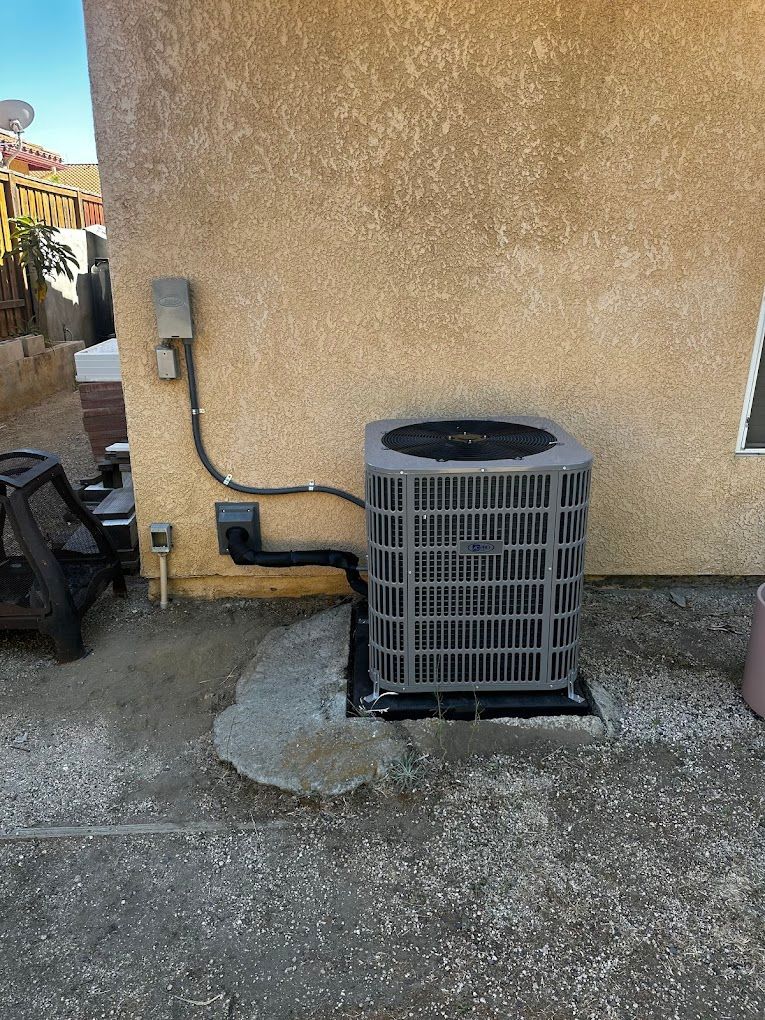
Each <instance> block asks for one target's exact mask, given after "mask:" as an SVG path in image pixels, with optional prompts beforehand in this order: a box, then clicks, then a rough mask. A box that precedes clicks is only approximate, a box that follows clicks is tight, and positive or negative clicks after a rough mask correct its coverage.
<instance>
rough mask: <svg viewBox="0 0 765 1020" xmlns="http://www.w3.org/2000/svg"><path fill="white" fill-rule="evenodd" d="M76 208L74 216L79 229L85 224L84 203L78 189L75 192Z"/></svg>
mask: <svg viewBox="0 0 765 1020" xmlns="http://www.w3.org/2000/svg"><path fill="white" fill-rule="evenodd" d="M76 208H77V212H76V217H75V223H76V224H77V226H78V228H80V229H81V228H82V227H84V226H85V205H84V204H83V201H82V192H81V191H79V190H78V192H77V206H76Z"/></svg>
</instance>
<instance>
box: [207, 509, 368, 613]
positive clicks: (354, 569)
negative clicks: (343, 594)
mask: <svg viewBox="0 0 765 1020" xmlns="http://www.w3.org/2000/svg"><path fill="white" fill-rule="evenodd" d="M226 539H227V541H228V554H229V556H230V557H231V559H232V560H233V561H234V563H236V564H238V565H239V566H240V567H337V569H338V570H344V571H345V576H346V577H347V578H348V584H349V585H350V586H351V588H353V590H354V591H357V592H358V593H359V595H363V596H364V597H365V598H366V596H367V594H368V589H367V584H366V581H364V580H362V578H361V576H360V575H359V558H358V556H354V554H353V553H349V552H340V550H339V549H306V550H305V551H301V552H296V551H294V550H293V551H284V552H265V551H264V550H263V549H253V548H252V547H251V546H250V545H248V543H247V532H246V531H245V530H244V528H236V527H234V528H229V530H228V531H227V532H226Z"/></svg>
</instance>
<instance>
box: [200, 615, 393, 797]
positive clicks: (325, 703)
mask: <svg viewBox="0 0 765 1020" xmlns="http://www.w3.org/2000/svg"><path fill="white" fill-rule="evenodd" d="M349 628H350V608H349V607H348V606H338V607H337V608H334V609H330V610H328V611H326V612H323V613H318V614H317V615H316V616H312V617H311V618H310V619H308V620H301V621H300V622H299V623H297V624H293V625H292V626H290V627H279V628H277V629H276V630H274V631H272V632H271V633H270V634H269V635H268V636H267V637H266V638H265V639H264V641H263V643H262V645H261V646H260V649H259V652H258V655H257V656H256V658H255V659H254V660H253V662H252V663H251V664H250V666H249V668H246V669H245V670H244V672H243V674H242V677H241V679H240V680H239V683H238V684H237V690H236V704H235V705H232V706H231V707H230V708H227V709H226V710H225V712H222V713H221V714H220V715H219V716H218V717H217V719H216V720H215V724H214V729H213V741H214V744H215V749H216V751H217V752H218V755H219V756H220V757H221V758H222V759H223V760H224V761H227V762H230V763H231V764H232V765H233V766H234V767H235V768H236V769H237V771H238V772H240V773H242V774H243V775H245V776H248V777H249V778H250V779H254V780H255V781H256V782H258V783H264V784H266V785H269V786H276V787H278V788H279V789H280V790H286V791H288V792H290V793H296V794H300V795H303V796H309V797H333V796H337V795H339V794H342V793H348V792H350V791H351V790H354V789H356V788H357V787H358V786H361V784H362V783H366V782H369V781H370V780H372V779H374V778H375V777H377V776H379V775H382V774H383V773H384V772H385V771H386V768H387V766H388V764H389V763H390V762H391V761H393V760H395V759H396V758H399V757H401V755H402V754H403V753H404V752H405V750H406V744H405V742H403V740H402V739H401V738H400V737H397V736H396V735H394V734H393V733H391V732H390V730H391V727H390V725H389V724H387V723H384V722H381V721H378V720H375V719H370V720H359V721H358V722H356V721H353V720H349V719H347V718H346V715H345V665H346V662H347V658H348V634H349Z"/></svg>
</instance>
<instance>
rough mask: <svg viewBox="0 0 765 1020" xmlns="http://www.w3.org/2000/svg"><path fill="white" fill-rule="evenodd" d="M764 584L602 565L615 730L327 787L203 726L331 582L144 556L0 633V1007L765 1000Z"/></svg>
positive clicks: (603, 677)
mask: <svg viewBox="0 0 765 1020" xmlns="http://www.w3.org/2000/svg"><path fill="white" fill-rule="evenodd" d="M61 399H62V401H63V400H64V399H69V398H61ZM54 410H55V409H54ZM64 410H65V411H66V409H64ZM67 415H68V417H67ZM54 420H55V414H54V413H53V412H52V413H51V415H50V417H48V418H46V419H45V420H43V418H42V416H41V415H39V414H37V415H32V416H30V418H29V422H28V428H27V429H26V431H25V429H24V428H20V429H19V427H18V426H17V425H14V428H15V429H16V432H13V430H12V432H11V433H10V435H13V436H15V435H19V436H25V437H26V438H24V440H23V441H24V443H25V444H26V443H28V442H29V438H28V436H29V435H30V434H31V433H34V428H35V427H37V428H38V433H37V434H38V435H40V434H41V432H42V431H43V430H44V429H45V428H49V427H51V425H50V423H51V422H52V421H54ZM59 422H60V427H61V428H64V426H66V422H69V425H68V426H66V427H67V428H70V429H72V430H74V431H76V422H75V421H74V417H73V415H72V409H71V407H70V408H69V411H68V412H66V413H63V412H62V418H61V419H59ZM73 422H74V424H72V423H73ZM50 435H51V436H54V437H55V433H50ZM8 437H9V433H7V432H6V431H5V430H0V446H6V447H7V446H12V445H15V442H16V439H15V438H14V439H13V441H12V442H10V443H9V442H8V441H7V440H8ZM72 442H73V443H74V447H72V446H71V444H70V445H69V446H68V447H67V450H68V451H69V450H72V449H74V451H75V452H74V456H73V455H72V453H71V452H69V453H68V454H67V455H68V456H69V457H70V461H69V464H70V468H72V469H73V470H74V471H75V472H76V473H79V472H80V470H81V469H82V468H85V471H87V470H88V466H87V464H86V454H87V450H86V449H85V450H84V451H83V450H82V449H81V448H80V447H78V446H77V444H78V443H79V442H80V440H78V439H77V437H76V436H74V438H73V440H72ZM35 443H39V445H45V444H44V443H42V442H40V441H39V440H38V439H35V440H34V441H33V443H32V445H34V444H35ZM59 448H62V447H61V445H59ZM77 449H80V452H79V453H77V452H76V451H77ZM78 458H79V459H78ZM753 592H754V589H753V586H751V585H733V584H731V585H726V584H723V583H720V584H714V585H686V586H684V587H682V588H681V589H680V590H670V589H669V588H657V589H640V588H628V589H624V588H607V587H590V588H589V590H588V592H587V595H586V601H585V609H584V622H585V627H584V635H583V670H584V672H585V675H586V676H588V677H589V678H590V679H591V680H594V681H597V682H598V683H600V684H601V685H602V686H603V688H604V689H605V690H606V691H607V692H608V694H609V695H610V696H611V697H612V698H615V699H616V700H617V701H618V703H619V711H620V715H621V719H622V723H621V728H620V730H619V732H618V734H617V735H616V737H615V738H614V739H613V740H611V741H607V742H604V743H601V744H595V745H590V746H585V747H580V748H561V749H559V750H557V751H554V752H552V753H549V754H545V755H537V754H530V753H528V752H523V751H519V752H518V753H515V754H513V753H509V754H506V755H503V756H494V757H491V758H481V757H475V758H474V759H471V760H469V761H465V762H462V763H454V762H445V761H443V760H440V759H439V757H438V756H437V755H436V756H433V757H431V758H428V759H426V760H424V761H422V762H420V763H418V768H417V774H416V779H415V786H414V789H413V790H411V791H403V790H402V789H401V788H400V787H399V786H398V785H397V783H396V782H394V781H392V780H390V779H387V780H382V781H380V782H379V783H378V784H377V785H375V786H372V787H368V788H366V789H365V790H364V791H362V792H357V793H355V794H353V795H349V796H346V797H343V798H339V799H337V800H335V801H332V802H329V803H324V804H319V803H310V802H303V801H300V800H298V799H296V798H294V797H291V796H289V795H286V794H279V793H276V792H275V791H271V790H268V789H263V788H259V787H256V786H255V785H253V784H251V783H250V782H249V781H246V780H244V779H241V778H240V777H239V776H238V775H237V774H236V773H235V772H233V771H232V770H231V769H230V768H227V767H226V766H224V765H222V764H221V763H220V762H219V761H218V759H217V758H216V757H215V755H214V753H213V750H212V746H211V740H210V730H211V725H212V720H213V718H214V716H215V714H216V713H217V712H219V711H220V710H221V708H222V707H224V706H226V705H228V704H230V703H231V701H232V700H233V695H234V687H235V683H236V680H237V677H238V676H239V673H240V671H241V670H242V669H243V667H244V666H245V664H246V663H247V662H248V661H249V660H250V658H251V657H252V656H253V654H254V653H255V651H256V649H257V647H258V644H259V642H260V641H261V640H262V638H263V636H264V635H265V634H266V633H267V632H268V631H269V629H270V628H272V627H274V626H276V625H281V624H284V623H289V622H291V621H294V620H297V619H299V618H301V617H302V616H305V615H307V614H311V613H314V612H317V611H319V610H320V609H322V608H324V607H325V606H327V605H330V604H333V603H332V602H331V601H329V600H321V599H314V600H283V601H272V602H246V601H242V600H230V601H220V602H216V603H203V602H192V601H189V602H174V603H173V604H172V605H171V607H170V608H169V609H168V610H167V611H165V612H162V611H161V610H160V609H158V608H157V607H156V606H154V605H151V604H149V602H148V601H147V598H146V591H145V586H144V584H143V583H142V582H140V581H134V582H133V583H131V585H130V594H129V597H128V599H127V600H122V601H120V600H116V599H114V598H113V597H112V596H111V595H110V594H106V595H104V596H103V597H102V599H101V600H100V601H99V602H98V603H97V605H96V606H95V607H94V608H93V609H92V610H91V612H90V614H89V616H88V618H87V621H86V628H85V637H86V643H87V644H88V646H89V647H90V648H91V649H92V652H91V654H89V655H88V657H87V658H85V659H83V660H81V661H80V662H77V663H73V664H69V665H65V666H59V665H56V664H55V662H54V661H53V659H52V657H51V649H50V647H49V645H48V644H47V643H46V642H45V641H44V640H43V639H41V638H38V637H37V636H36V635H33V634H26V635H19V634H4V633H0V777H1V778H2V789H1V794H0V1017H3V1018H5V1017H8V1018H14V1020H27V1018H29V1020H32V1018H35V1020H39V1018H41V1017H44V1018H45V1020H95V1018H105V1017H110V1018H112V1017H113V1018H120V1020H138V1018H140V1020H149V1018H151V1020H165V1018H167V1020H186V1018H196V1020H208V1018H209V1020H256V1018H257V1020H297V1018H301V1020H305V1018H310V1020H329V1018H330V1017H331V1018H338V1020H358V1018H365V1020H407V1018H434V1017H448V1018H459V1017H474V1018H481V1020H484V1018H485V1020H489V1018H491V1020H508V1018H514V1017H522V1018H524V1020H564V1018H566V1020H568V1018H572V1017H576V1018H579V1017H582V1018H590V1020H602V1018H616V1020H622V1018H638V1017H639V1018H661V1020H665V1018H666V1020H708V1018H720V1020H738V1018H762V1017H763V1016H765V869H764V867H763V865H764V864H765V810H764V805H765V723H763V722H762V721H761V720H758V719H757V718H756V717H755V716H753V715H752V713H750V712H749V711H748V710H747V709H746V708H745V706H744V705H743V704H742V702H741V699H740V693H739V688H740V677H741V668H742V664H743V658H744V653H745V646H746V635H747V631H748V625H749V617H750V611H751V605H752V599H753ZM285 697H289V691H285ZM263 725H264V726H267V725H268V720H267V719H264V720H263ZM465 725H470V724H467V723H466V724H465ZM200 823H206V825H207V827H208V829H209V830H210V831H203V832H200V831H194V829H195V827H196V828H197V829H198V828H199V825H200ZM87 826H99V827H102V828H100V829H99V830H98V831H97V833H95V834H94V833H93V831H91V830H88V829H87V828H84V827H87Z"/></svg>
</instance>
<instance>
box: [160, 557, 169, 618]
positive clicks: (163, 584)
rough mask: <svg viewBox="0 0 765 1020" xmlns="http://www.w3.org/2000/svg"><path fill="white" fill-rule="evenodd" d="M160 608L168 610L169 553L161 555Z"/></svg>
mask: <svg viewBox="0 0 765 1020" xmlns="http://www.w3.org/2000/svg"><path fill="white" fill-rule="evenodd" d="M159 608H160V609H167V553H160V554H159Z"/></svg>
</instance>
